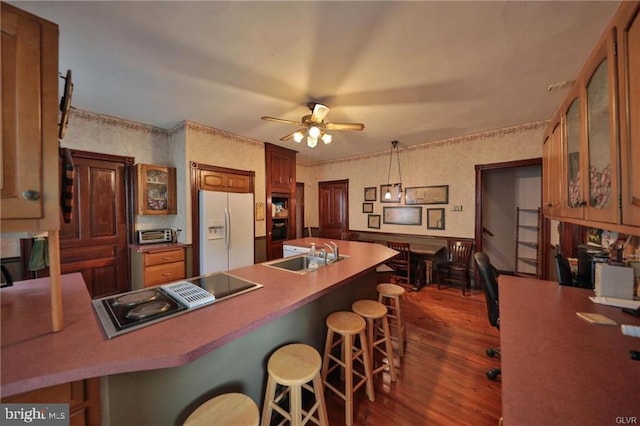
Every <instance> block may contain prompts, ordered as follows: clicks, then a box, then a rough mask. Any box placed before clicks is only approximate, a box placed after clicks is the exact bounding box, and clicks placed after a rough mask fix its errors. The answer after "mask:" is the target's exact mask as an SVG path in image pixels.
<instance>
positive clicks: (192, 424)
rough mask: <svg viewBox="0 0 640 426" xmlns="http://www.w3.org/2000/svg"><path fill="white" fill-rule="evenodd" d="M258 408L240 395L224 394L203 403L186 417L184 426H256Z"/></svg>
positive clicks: (247, 398)
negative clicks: (213, 425)
mask: <svg viewBox="0 0 640 426" xmlns="http://www.w3.org/2000/svg"><path fill="white" fill-rule="evenodd" d="M259 421H260V415H259V412H258V406H257V405H256V403H255V402H253V400H252V399H251V398H249V397H248V396H247V395H244V394H241V393H226V394H223V395H219V396H216V397H214V398H211V399H210V400H208V401H206V402H204V403H203V404H202V405H200V406H199V407H198V408H196V409H195V411H194V412H193V413H191V414H190V415H189V417H187V420H185V422H184V426H205V425H212V424H215V425H220V426H235V425H246V426H250V425H253V426H258V422H259Z"/></svg>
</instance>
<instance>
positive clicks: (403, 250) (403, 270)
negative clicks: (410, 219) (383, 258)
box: [387, 241, 411, 285]
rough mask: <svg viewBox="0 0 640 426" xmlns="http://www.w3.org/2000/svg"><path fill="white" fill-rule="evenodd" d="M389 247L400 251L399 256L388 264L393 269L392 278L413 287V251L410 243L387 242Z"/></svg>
mask: <svg viewBox="0 0 640 426" xmlns="http://www.w3.org/2000/svg"><path fill="white" fill-rule="evenodd" d="M387 247H389V248H391V249H393V250H396V251H398V252H399V253H398V255H397V256H396V257H394V258H393V259H391V260H389V261H388V262H387V266H389V267H390V268H391V269H393V272H392V273H391V275H390V278H391V279H392V280H394V281H395V282H406V283H407V285H411V250H410V249H409V243H400V242H394V241H387Z"/></svg>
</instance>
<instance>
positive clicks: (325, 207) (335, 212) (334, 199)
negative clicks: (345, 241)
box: [318, 180, 349, 240]
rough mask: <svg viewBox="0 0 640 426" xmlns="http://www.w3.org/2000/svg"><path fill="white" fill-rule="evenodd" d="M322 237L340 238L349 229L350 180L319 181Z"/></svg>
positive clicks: (319, 213)
mask: <svg viewBox="0 0 640 426" xmlns="http://www.w3.org/2000/svg"><path fill="white" fill-rule="evenodd" d="M318 209H319V211H318V222H319V223H318V226H319V228H320V238H333V239H338V240H339V239H340V236H341V235H342V232H347V231H348V230H349V181H348V180H337V181H331V182H320V183H318Z"/></svg>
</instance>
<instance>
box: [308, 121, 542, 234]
mask: <svg viewBox="0 0 640 426" xmlns="http://www.w3.org/2000/svg"><path fill="white" fill-rule="evenodd" d="M546 126H547V123H546V122H542V121H541V122H536V123H530V124H523V125H520V126H513V127H509V128H504V129H499V130H493V131H489V132H483V133H478V134H474V135H469V136H462V137H457V138H452V139H447V140H442V141H436V142H429V143H425V144H421V145H415V146H411V147H404V148H403V147H402V141H400V144H399V148H398V150H399V155H400V166H401V171H402V183H403V187H405V188H406V187H412V186H432V185H449V204H448V205H423V206H422V207H423V212H422V215H423V216H422V225H421V226H418V225H415V226H414V225H388V224H382V221H381V228H380V232H393V233H402V234H416V235H442V236H457V237H469V238H472V237H473V236H474V219H475V166H476V165H477V164H490V163H499V162H506V161H515V160H523V159H528V158H538V157H542V135H543V132H544V130H545V129H546ZM393 163H394V164H392V167H391V178H390V180H391V183H394V182H398V169H397V165H396V164H397V163H396V159H395V154H394V159H393ZM372 171H374V172H373V173H372ZM388 172H389V151H386V152H384V153H378V154H373V155H363V156H358V157H351V158H345V159H341V160H339V161H334V162H325V163H321V164H318V165H316V166H311V167H309V166H306V165H298V173H299V176H304V177H305V179H306V180H305V182H306V184H307V185H306V187H305V188H306V189H308V190H306V191H305V205H308V206H317V205H318V200H317V193H318V191H317V182H322V181H329V180H340V179H348V180H349V227H350V229H353V230H368V228H367V214H364V213H362V203H363V201H364V188H365V187H376V188H378V191H377V197H376V198H377V201H376V202H375V203H374V212H373V213H374V214H380V215H382V211H383V207H384V206H399V205H403V204H399V203H380V189H379V188H380V185H382V184H386V183H387V176H388ZM453 205H462V211H455V212H454V211H451V207H452V206H453ZM427 207H435V208H442V207H444V208H445V229H444V230H442V231H440V230H428V231H427V229H426V208H427ZM307 216H308V218H309V220H310V224H311V226H318V214H317V208H315V207H314V208H312V209H311V210H310V211H309V212H307Z"/></svg>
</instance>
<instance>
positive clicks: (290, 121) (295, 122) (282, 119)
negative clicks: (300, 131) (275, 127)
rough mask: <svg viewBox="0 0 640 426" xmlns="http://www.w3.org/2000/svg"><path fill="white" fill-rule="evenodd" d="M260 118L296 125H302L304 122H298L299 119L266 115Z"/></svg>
mask: <svg viewBox="0 0 640 426" xmlns="http://www.w3.org/2000/svg"><path fill="white" fill-rule="evenodd" d="M261 118H262V119H263V120H265V121H275V122H276V123H285V124H295V125H296V126H304V124H302V123H300V122H299V121H293V120H285V119H284V118H275V117H267V116H264V117H261Z"/></svg>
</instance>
